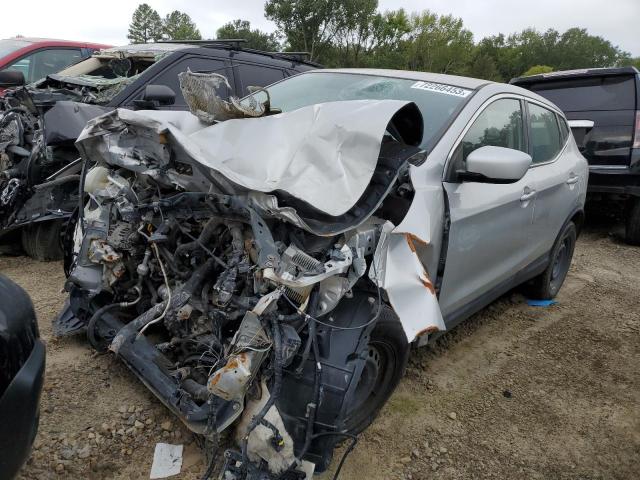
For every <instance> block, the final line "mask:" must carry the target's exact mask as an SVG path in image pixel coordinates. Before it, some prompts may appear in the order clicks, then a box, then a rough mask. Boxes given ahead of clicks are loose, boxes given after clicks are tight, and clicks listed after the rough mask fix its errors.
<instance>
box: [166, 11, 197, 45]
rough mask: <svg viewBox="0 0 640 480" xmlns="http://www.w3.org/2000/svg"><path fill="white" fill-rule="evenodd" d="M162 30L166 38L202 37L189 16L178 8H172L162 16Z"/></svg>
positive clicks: (191, 38) (187, 38)
mask: <svg viewBox="0 0 640 480" xmlns="http://www.w3.org/2000/svg"><path fill="white" fill-rule="evenodd" d="M162 30H163V34H164V38H165V39H166V40H200V39H201V38H202V36H201V35H200V31H199V30H198V27H196V24H195V23H193V20H191V17H190V16H189V15H187V14H186V13H183V12H180V11H179V10H174V11H173V12H171V13H170V14H168V15H167V16H166V17H164V21H163V23H162Z"/></svg>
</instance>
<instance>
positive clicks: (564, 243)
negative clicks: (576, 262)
mask: <svg viewBox="0 0 640 480" xmlns="http://www.w3.org/2000/svg"><path fill="white" fill-rule="evenodd" d="M577 236H578V234H577V230H576V226H575V224H574V223H573V222H569V223H568V224H567V225H566V226H565V227H564V230H562V232H561V234H560V235H559V236H558V239H557V240H556V243H555V245H554V246H553V249H552V250H551V259H550V261H549V265H548V266H547V269H546V270H545V271H544V272H542V274H540V275H539V276H537V277H536V278H534V279H533V280H532V282H531V285H530V289H529V295H530V296H531V297H533V298H536V299H541V300H551V299H552V298H554V297H555V296H556V295H557V294H558V292H559V291H560V287H561V286H562V284H563V283H564V279H565V278H566V277H567V273H568V272H569V267H570V266H571V259H572V258H573V251H574V249H575V246H576V238H577Z"/></svg>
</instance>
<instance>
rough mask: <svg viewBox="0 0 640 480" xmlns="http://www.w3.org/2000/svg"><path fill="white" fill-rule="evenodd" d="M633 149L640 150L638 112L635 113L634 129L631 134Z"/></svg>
mask: <svg viewBox="0 0 640 480" xmlns="http://www.w3.org/2000/svg"><path fill="white" fill-rule="evenodd" d="M633 148H640V110H637V111H636V127H635V132H634V134H633Z"/></svg>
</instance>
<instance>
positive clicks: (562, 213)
mask: <svg viewBox="0 0 640 480" xmlns="http://www.w3.org/2000/svg"><path fill="white" fill-rule="evenodd" d="M527 111H528V115H527V125H528V128H529V154H530V155H531V158H532V163H531V168H530V169H529V175H530V176H531V178H532V179H533V181H534V182H535V183H536V191H537V193H536V203H535V207H534V213H533V229H532V234H533V236H532V241H531V245H532V247H533V248H534V249H535V251H534V257H535V258H536V259H538V258H540V257H543V256H544V255H546V254H547V253H549V251H550V250H551V248H552V247H553V243H554V242H555V239H556V236H557V235H558V233H559V232H560V229H561V228H562V226H563V224H564V222H565V221H566V220H567V219H568V218H569V217H570V216H571V214H572V213H574V212H575V210H576V208H577V207H578V205H579V203H580V202H579V199H580V193H581V191H584V190H585V188H586V181H587V179H586V178H585V177H586V176H585V175H584V174H585V168H584V160H583V159H582V158H581V157H580V154H579V153H578V152H576V151H575V147H573V148H570V147H571V146H570V145H569V140H570V139H569V129H568V126H567V124H566V122H565V120H564V118H562V116H561V115H558V114H557V113H556V112H554V111H553V110H551V109H550V108H548V107H547V106H545V105H543V104H541V103H537V102H533V101H528V102H527ZM533 239H535V240H533Z"/></svg>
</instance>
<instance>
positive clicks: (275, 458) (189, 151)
mask: <svg viewBox="0 0 640 480" xmlns="http://www.w3.org/2000/svg"><path fill="white" fill-rule="evenodd" d="M338 103H339V102H338ZM344 103H345V105H342V106H340V105H338V106H336V105H332V106H330V107H324V108H325V110H322V109H323V106H314V107H310V108H311V111H310V115H309V116H308V117H307V118H308V119H309V123H308V125H307V126H306V127H304V128H302V130H303V131H300V132H299V135H291V132H292V131H294V130H295V128H292V125H293V123H295V124H296V128H298V129H299V130H300V128H301V127H300V125H301V119H300V117H299V116H300V115H301V114H300V113H298V114H297V115H298V117H296V116H291V115H288V114H281V115H276V116H274V117H271V118H270V117H265V118H260V119H238V120H229V121H226V122H221V123H218V124H214V125H212V126H203V125H202V124H200V123H199V121H198V120H197V119H196V118H195V117H193V116H192V115H190V114H189V113H186V112H179V113H175V112H154V113H151V112H143V113H140V112H138V113H135V112H128V111H123V110H120V111H116V112H113V113H111V114H108V115H105V116H103V117H101V118H99V119H96V120H94V121H92V122H91V123H90V124H89V126H88V127H87V129H85V132H84V133H83V135H82V137H81V138H80V140H79V142H78V145H79V148H80V150H81V152H82V154H83V157H84V160H85V162H88V161H91V162H92V163H95V165H94V166H92V167H91V168H90V169H89V170H88V172H87V173H86V177H85V178H84V179H83V184H84V193H86V196H87V197H88V199H89V200H88V203H87V204H86V207H85V208H84V211H83V212H82V214H81V215H80V218H79V221H78V226H77V228H76V231H75V236H74V238H70V239H69V242H70V245H71V246H70V247H69V252H70V253H71V256H70V258H69V259H68V261H69V277H68V281H67V290H68V291H69V293H70V297H69V303H70V311H67V312H63V314H62V315H61V316H60V317H59V318H58V320H57V321H58V325H57V328H58V331H62V330H65V329H66V330H67V331H69V330H74V329H77V328H86V330H87V336H88V338H89V341H90V342H91V344H92V345H93V346H94V347H95V348H97V349H99V350H105V351H106V350H107V349H108V350H111V351H112V352H114V353H115V354H116V355H118V356H119V357H120V358H121V359H122V360H123V361H124V362H125V363H126V364H127V366H128V367H129V368H130V369H131V370H132V371H133V372H134V373H135V374H136V375H137V376H138V377H139V378H140V380H141V381H142V382H144V383H145V385H147V387H148V388H150V389H151V390H152V391H153V392H154V393H155V395H156V396H157V397H158V398H159V399H160V400H161V401H162V402H163V403H164V404H165V405H166V406H167V408H169V409H170V410H171V411H172V412H173V413H175V414H176V415H177V416H178V417H179V418H180V419H181V420H182V421H183V422H184V423H185V424H186V425H187V426H188V427H189V428H190V429H191V430H192V431H194V432H195V433H197V434H201V435H204V436H205V437H206V438H207V439H209V440H210V441H212V442H215V441H216V439H217V436H218V435H219V434H220V433H221V432H223V431H225V430H227V429H232V431H233V432H234V438H235V440H236V444H237V450H229V451H228V452H227V454H226V456H225V460H226V462H225V466H224V471H225V477H224V478H227V479H240V478H263V479H267V478H309V477H310V475H311V473H312V472H314V471H316V472H318V471H323V470H324V469H326V468H327V466H328V464H329V462H330V460H331V456H332V452H333V448H334V446H335V445H336V443H338V442H339V441H341V440H344V439H345V438H354V435H356V434H357V433H359V432H360V431H361V430H362V429H364V428H366V426H367V425H368V424H369V423H370V422H371V420H372V419H373V417H374V416H375V414H376V413H377V411H378V410H379V408H380V407H381V406H382V403H384V401H385V400H386V397H388V394H390V392H391V391H392V390H393V387H395V383H393V382H394V381H395V380H394V381H391V383H392V384H389V382H390V381H389V380H388V379H387V380H385V379H384V378H383V377H384V375H383V373H384V372H383V371H382V370H383V366H381V365H380V361H379V360H378V364H376V360H377V357H376V355H378V354H377V353H375V352H376V350H375V348H376V347H375V346H372V338H373V335H374V334H375V332H374V329H376V326H377V325H379V324H380V323H381V322H386V323H387V324H397V326H398V329H396V331H399V332H400V334H399V335H400V336H401V338H402V342H401V344H400V346H399V347H396V349H397V350H398V352H391V353H392V354H394V355H396V356H397V357H398V358H397V359H396V360H397V361H396V363H395V364H394V367H393V368H395V369H396V370H398V372H396V373H398V374H399V375H401V373H402V370H403V369H404V366H405V363H406V355H407V354H408V341H412V340H413V338H408V337H407V336H405V335H404V333H403V332H402V329H401V327H400V323H399V320H398V318H397V317H396V315H395V313H394V310H393V308H392V307H391V306H390V305H389V298H388V297H387V292H386V291H384V290H383V289H382V288H379V287H378V282H379V280H378V279H379V278H381V277H382V276H383V274H384V272H377V271H376V268H377V265H378V262H374V261H373V259H374V254H376V255H378V257H379V258H381V257H382V256H383V255H384V254H385V252H381V251H380V250H379V249H378V247H379V241H380V239H381V236H383V235H385V232H387V233H388V230H389V225H390V224H391V220H392V219H393V220H394V221H395V222H399V220H400V219H401V218H394V217H401V216H402V214H403V212H406V210H407V209H408V208H409V206H410V204H411V199H412V196H411V188H410V181H409V179H408V170H409V164H410V163H409V162H412V161H416V160H417V159H420V158H421V155H422V153H421V152H420V150H419V149H418V148H417V147H415V146H411V145H407V144H406V143H405V142H402V141H399V140H398V139H397V138H394V137H392V136H390V135H388V134H385V131H387V130H388V129H387V127H388V125H389V124H390V123H393V122H394V119H397V118H399V117H398V115H400V116H401V117H402V118H403V119H404V120H407V118H408V117H411V122H409V123H410V124H412V125H414V128H418V129H420V128H421V117H420V116H419V113H417V109H416V108H415V105H413V104H406V102H404V103H402V102H391V103H385V102H377V104H376V102H368V101H364V102H344ZM381 103H382V104H383V105H382V107H384V108H383V109H382V110H383V111H386V112H387V113H386V114H382V115H381V116H380V118H378V119H376V120H375V121H373V123H374V124H376V125H373V131H374V132H378V133H374V134H373V135H371V134H370V133H367V134H366V135H365V134H363V133H362V131H360V130H359V127H350V128H351V129H352V131H350V132H347V134H346V135H343V134H344V133H345V132H343V131H341V129H339V128H338V129H337V131H338V133H337V134H335V135H333V137H332V136H331V134H330V135H325V136H324V137H323V139H322V145H323V150H321V151H318V150H317V149H313V151H314V152H315V154H317V155H319V158H320V157H324V156H326V157H332V158H326V159H325V160H324V161H325V165H317V164H316V165H315V166H313V165H308V166H305V165H304V164H305V162H308V161H309V155H311V156H313V155H314V154H310V153H308V152H307V153H305V152H304V148H302V147H301V146H302V145H308V143H309V136H311V137H313V138H317V131H318V130H320V131H325V133H326V132H329V131H331V127H327V126H328V125H340V124H341V123H342V122H344V123H345V124H346V123H353V122H352V121H351V118H349V115H353V113H352V112H354V109H355V110H357V109H358V108H360V109H362V112H361V113H366V112H367V111H368V108H369V107H371V108H375V109H376V111H380V106H381V105H380V104H381ZM349 112H351V113H349ZM369 112H370V110H369ZM302 113H304V112H302ZM276 117H277V118H276ZM343 117H344V118H343ZM403 123H404V124H406V123H407V122H406V121H405V122H403ZM274 125H275V126H274ZM375 127H378V128H375ZM326 128H329V130H325V129H326ZM366 128H367V130H370V129H371V128H372V126H371V125H369V126H367V127H366ZM240 131H242V132H243V133H245V134H247V135H251V134H253V135H251V136H249V137H244V138H252V142H253V144H254V145H260V144H263V145H264V143H268V142H269V140H267V139H266V138H265V139H264V142H262V140H263V138H262V137H261V135H265V133H264V132H265V131H267V132H268V133H269V134H270V135H271V134H274V133H277V132H279V134H280V141H281V142H282V143H283V144H286V145H288V146H289V147H290V149H289V150H287V148H280V149H279V150H278V151H276V152H273V151H265V150H262V151H261V150H260V149H259V148H256V149H254V152H253V155H254V161H255V163H256V165H255V169H251V168H250V169H246V168H245V167H247V164H246V163H243V158H242V150H243V147H241V146H240V145H232V147H233V148H231V149H230V150H229V151H231V152H234V156H227V157H225V156H224V154H225V152H226V151H225V149H224V148H220V149H213V150H211V151H210V152H209V153H203V151H204V146H206V145H219V144H220V143H219V142H221V141H231V140H229V139H233V138H235V139H237V140H236V141H238V142H240V141H243V140H242V138H238V133H239V132H240ZM395 131H398V129H397V128H396V129H395ZM261 132H262V133H261ZM285 133H286V134H285ZM420 133H421V132H420ZM360 134H362V135H360ZM358 135H360V136H358ZM354 136H355V138H359V139H360V140H358V142H359V143H358V142H353V141H351V140H350V139H353V138H354ZM416 136H417V135H415V134H414V137H416ZM374 137H377V138H374ZM350 141H351V143H352V144H351V145H349V142H350ZM358 151H363V152H368V151H373V152H375V157H374V158H368V159H366V161H365V162H364V163H363V164H362V165H361V166H362V168H365V170H366V168H369V174H368V175H365V177H364V178H361V179H357V180H354V181H353V182H349V181H345V180H344V179H342V181H343V183H344V188H343V189H342V190H340V191H338V190H335V191H332V189H331V188H328V187H327V185H326V184H324V182H321V184H317V185H316V186H315V187H314V186H313V178H315V177H313V175H310V174H309V173H310V170H309V169H313V168H320V169H321V170H322V169H323V167H326V168H325V169H324V170H325V171H326V170H331V169H332V168H335V165H333V166H331V165H330V162H334V163H336V162H337V163H340V160H336V152H340V158H343V159H345V161H346V159H348V157H349V155H350V154H351V152H358ZM301 152H302V155H303V157H300V154H301ZM316 160H318V159H316ZM318 161H320V160H318ZM260 162H263V163H266V164H268V166H267V167H265V166H264V164H263V165H262V167H260V166H259V163H260ZM299 167H301V170H300V173H299V174H298V175H297V176H296V177H295V178H292V179H290V180H291V181H289V182H286V181H284V180H285V177H284V176H282V175H280V174H279V173H278V174H277V175H276V176H277V180H278V181H280V183H279V184H278V186H277V187H275V188H269V185H271V184H272V183H274V182H272V181H271V180H270V178H266V179H264V178H262V173H256V172H260V168H266V171H268V173H267V174H273V172H274V171H279V169H287V170H291V169H293V170H296V169H298V168H299ZM307 167H308V168H307ZM343 167H344V165H341V166H339V168H343ZM305 168H306V170H305ZM269 172H270V173H269ZM305 172H306V173H305ZM311 173H313V172H311ZM329 174H330V173H329ZM260 182H262V183H260ZM308 182H311V183H308ZM314 188H315V190H314ZM344 189H346V190H349V191H348V192H347V193H345V191H344ZM322 191H324V195H325V196H327V195H328V196H331V195H333V196H334V197H336V198H344V199H346V200H345V202H347V203H346V205H344V206H343V209H342V211H338V210H336V208H338V207H337V205H336V204H335V202H332V201H331V199H328V198H320V196H319V192H322ZM315 199H317V201H316V200H315ZM349 199H351V200H349ZM328 211H329V212H328ZM385 212H387V213H385ZM389 212H390V213H389ZM383 263H384V262H381V263H380V265H382V264H383ZM434 301H435V297H434ZM429 321H431V322H433V323H434V325H436V328H442V327H441V318H440V319H435V320H434V319H430V320H429ZM402 343H403V344H404V345H402ZM377 348H382V347H377ZM393 378H394V379H395V378H398V379H399V376H398V375H396V376H394V377H393ZM384 381H386V382H387V384H384V385H382V386H381V384H380V382H384ZM380 388H382V389H383V390H384V392H386V391H387V390H388V394H387V393H384V394H383V393H382V391H380V392H377V390H376V389H380ZM376 393H378V397H379V398H375V397H376Z"/></svg>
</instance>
